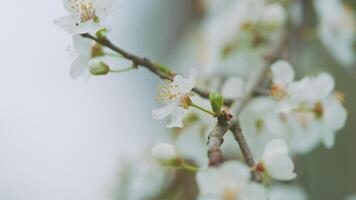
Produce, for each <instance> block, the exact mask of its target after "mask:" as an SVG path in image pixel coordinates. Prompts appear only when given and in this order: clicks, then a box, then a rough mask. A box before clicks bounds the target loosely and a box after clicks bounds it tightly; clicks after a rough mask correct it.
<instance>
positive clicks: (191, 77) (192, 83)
mask: <svg viewBox="0 0 356 200" xmlns="http://www.w3.org/2000/svg"><path fill="white" fill-rule="evenodd" d="M197 75H198V71H197V70H196V69H194V68H190V74H189V78H188V88H190V89H189V91H190V90H192V89H193V88H194V86H195V82H196V79H197Z"/></svg>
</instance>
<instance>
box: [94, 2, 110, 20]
mask: <svg viewBox="0 0 356 200" xmlns="http://www.w3.org/2000/svg"><path fill="white" fill-rule="evenodd" d="M94 4H95V10H96V12H95V14H96V15H97V16H98V17H99V19H104V18H105V17H106V16H107V15H108V14H110V13H111V12H112V11H113V10H114V5H115V3H114V1H113V0H95V1H94Z"/></svg>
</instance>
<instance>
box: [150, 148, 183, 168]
mask: <svg viewBox="0 0 356 200" xmlns="http://www.w3.org/2000/svg"><path fill="white" fill-rule="evenodd" d="M151 154H152V156H153V158H155V159H156V160H157V161H158V162H160V163H162V164H171V163H172V162H175V161H177V159H178V158H179V155H178V152H177V149H176V147H175V146H173V145H171V144H168V143H159V144H157V145H155V146H154V147H153V148H152V149H151Z"/></svg>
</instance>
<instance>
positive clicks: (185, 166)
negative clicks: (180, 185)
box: [181, 163, 200, 172]
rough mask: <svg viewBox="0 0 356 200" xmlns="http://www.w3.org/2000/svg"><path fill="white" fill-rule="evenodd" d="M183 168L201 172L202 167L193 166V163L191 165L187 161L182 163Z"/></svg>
mask: <svg viewBox="0 0 356 200" xmlns="http://www.w3.org/2000/svg"><path fill="white" fill-rule="evenodd" d="M181 167H182V169H185V170H188V171H192V172H199V171H200V169H199V168H197V167H195V166H192V165H189V164H187V163H182V166H181Z"/></svg>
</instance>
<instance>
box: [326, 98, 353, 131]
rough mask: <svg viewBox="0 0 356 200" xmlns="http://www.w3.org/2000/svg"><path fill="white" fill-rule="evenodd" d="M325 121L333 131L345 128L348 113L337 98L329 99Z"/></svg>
mask: <svg viewBox="0 0 356 200" xmlns="http://www.w3.org/2000/svg"><path fill="white" fill-rule="evenodd" d="M323 107H324V114H323V120H324V122H325V125H327V127H329V128H330V129H332V130H340V129H341V128H343V127H344V126H345V123H346V119H347V111H346V109H345V108H344V106H343V105H342V104H341V102H340V101H339V100H338V99H337V98H336V97H331V98H329V99H328V100H327V101H326V103H324V106H323Z"/></svg>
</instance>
